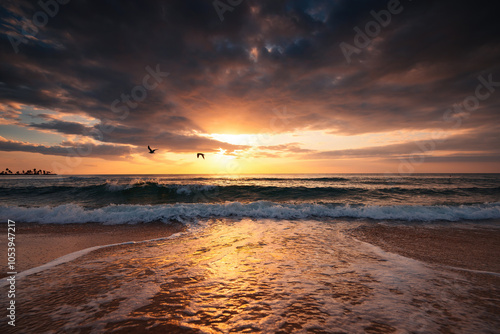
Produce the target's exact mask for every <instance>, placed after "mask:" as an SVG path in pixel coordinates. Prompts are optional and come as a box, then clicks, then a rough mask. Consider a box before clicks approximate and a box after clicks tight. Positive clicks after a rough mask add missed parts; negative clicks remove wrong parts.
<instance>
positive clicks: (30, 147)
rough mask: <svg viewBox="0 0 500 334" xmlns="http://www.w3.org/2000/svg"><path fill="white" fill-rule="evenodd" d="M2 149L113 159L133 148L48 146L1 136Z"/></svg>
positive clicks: (0, 144) (75, 145) (120, 156)
mask: <svg viewBox="0 0 500 334" xmlns="http://www.w3.org/2000/svg"><path fill="white" fill-rule="evenodd" d="M0 151H6V152H30V153H40V154H46V155H59V156H82V154H81V153H79V152H85V154H83V155H84V156H92V157H98V158H104V159H112V160H115V159H119V158H122V157H125V156H127V155H129V154H130V153H131V149H130V147H128V146H119V145H96V144H90V143H87V144H82V145H79V144H75V143H62V144H61V145H55V146H46V145H34V144H30V143H23V142H19V141H13V140H5V139H3V138H1V137H0ZM88 153H91V154H88Z"/></svg>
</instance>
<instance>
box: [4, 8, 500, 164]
mask: <svg viewBox="0 0 500 334" xmlns="http://www.w3.org/2000/svg"><path fill="white" fill-rule="evenodd" d="M49 2H50V3H56V2H51V1H46V2H45V3H49ZM42 3H43V1H42ZM499 9H500V5H499V4H497V2H492V1H475V2H470V1H451V0H444V1H410V0H401V1H397V0H384V1H381V0H375V1H361V0H359V1H353V0H339V1H330V0H309V1H307V0H306V1H304V0H276V1H260V0H251V1H250V0H248V1H243V2H242V3H241V4H240V5H238V6H235V7H234V9H233V10H232V11H226V12H224V13H222V14H221V13H217V10H216V9H215V8H214V6H213V5H212V1H205V0H172V1H170V0H169V1H166V0H157V1H132V0H128V1H112V0H107V1H85V0H73V1H70V2H69V3H68V4H65V5H61V4H58V5H57V8H55V7H54V6H52V7H51V8H50V9H49V11H52V14H53V15H45V14H44V15H45V16H43V15H41V14H39V15H38V16H37V13H39V12H42V13H43V9H42V7H41V6H40V4H39V3H38V2H37V1H26V0H18V1H7V2H5V4H4V5H3V8H2V9H1V10H0V45H1V50H2V51H1V52H0V106H3V107H2V109H1V110H0V111H1V112H2V114H1V115H2V118H3V120H2V124H16V125H17V126H20V127H25V128H27V129H31V130H41V131H51V132H53V133H58V134H62V135H72V136H73V135H74V136H81V137H82V138H85V137H88V138H89V139H92V140H97V141H101V142H102V143H103V145H104V146H106V147H107V145H118V146H120V147H121V145H131V146H137V147H143V146H145V145H150V144H151V145H154V146H155V147H160V148H161V149H164V150H167V151H170V152H194V151H197V150H205V151H209V152H210V151H216V150H218V149H219V148H222V149H226V150H229V151H234V150H238V149H245V148H247V145H231V144H228V143H223V142H221V141H218V140H214V139H211V138H210V136H209V135H210V134H212V133H233V134H234V133H265V132H272V133H294V132H297V131H306V130H307V131H322V132H324V133H328V134H336V135H348V136H351V135H360V134H369V133H382V132H389V131H394V130H412V131H413V130H415V131H431V130H433V129H434V130H436V129H437V130H440V129H444V130H453V129H457V128H459V129H461V130H463V133H467V134H468V135H466V136H465V135H464V137H463V138H462V139H461V140H460V138H456V140H455V139H454V140H450V141H447V142H446V143H445V144H441V143H440V144H439V150H442V151H444V150H455V151H457V150H459V151H460V150H463V151H464V154H465V150H467V148H466V147H463V146H460V145H459V143H460V142H463V141H464V140H466V139H467V138H469V137H470V136H471V135H470V134H471V133H473V134H474V133H475V135H476V138H479V134H480V131H481V129H482V127H483V126H484V125H485V124H489V125H490V129H489V130H488V131H490V133H495V131H496V132H500V125H499V123H498V119H499V117H500V63H499V61H498V59H500V40H499V38H498V36H500V20H498V13H499V12H500V10H499ZM49 14H50V13H49ZM220 15H222V16H223V18H224V20H223V21H222V20H221V17H220ZM387 15H389V16H387ZM43 17H46V22H41V21H40V20H41V19H42V18H43ZM370 22H371V23H370ZM33 23H35V24H37V25H38V26H39V27H35V26H34V25H33ZM41 23H43V24H41ZM30 27H31V28H30ZM370 29H371V30H370ZM359 31H361V33H359ZM346 45H348V46H349V48H350V49H349V50H350V51H349V52H347V53H346V49H345V46H346ZM346 55H347V57H346ZM478 94H479V95H478ZM13 105H15V106H25V107H29V108H35V109H37V110H50V111H52V112H56V113H59V114H61V115H66V116H68V117H71V116H75V117H76V116H85V117H88V118H89V119H93V120H95V122H94V123H92V124H89V123H85V122H82V121H79V120H70V118H67V119H62V118H57V119H52V118H46V119H43V118H41V117H40V119H38V121H33V120H31V121H29V120H26V119H23V118H22V117H21V115H19V114H17V113H12V112H8V111H7V110H8V109H7V107H6V106H13ZM284 107H286V108H287V110H288V113H287V114H286V115H283V114H282V113H280V110H282V109H283V108H284ZM11 110H13V109H11ZM110 127H111V128H112V131H104V129H109V128H110ZM452 143H455V144H456V146H454V145H455V144H452ZM19 145H20V144H19ZM280 145H281V144H280ZM283 145H288V146H278V145H268V146H271V147H272V146H276V147H274V151H273V150H272V149H269V150H267V152H264V151H265V150H264V149H263V150H262V154H265V155H266V156H269V157H271V156H281V155H282V154H289V153H296V154H309V158H311V159H312V158H324V157H329V156H338V154H340V155H341V156H351V155H352V154H354V155H359V154H361V155H362V156H378V155H383V154H386V153H387V154H391V155H393V154H394V155H395V154H407V153H409V152H408V149H409V148H410V146H412V145H413V146H415V144H414V143H407V144H401V145H399V146H398V145H392V146H390V147H385V148H384V149H381V150H378V149H375V150H374V149H373V148H371V147H368V146H370V145H366V146H367V148H366V152H365V153H363V152H364V151H363V149H362V150H361V151H356V152H357V153H356V152H354V151H353V152H351V151H341V152H338V151H334V152H333V153H331V152H329V151H331V150H330V149H329V148H328V147H325V150H324V151H321V152H320V151H318V152H314V153H311V152H310V151H312V150H309V149H308V148H307V147H303V146H301V145H300V143H292V142H291V143H287V144H283ZM478 145H479V146H480V147H479V148H478V150H480V149H483V150H484V151H485V152H490V153H491V152H492V151H491V150H490V149H491V143H490V142H488V143H485V144H484V145H486V146H485V147H482V146H481V145H480V144H478ZM14 146H15V145H14ZM6 147H7V148H8V147H10V146H8V145H7V146H5V142H3V144H2V147H1V148H0V149H2V150H8V149H7V148H6ZM23 147H24V146H23ZM36 147H38V148H39V149H40V150H42V151H43V148H41V147H39V146H37V145H36V144H34V145H33V149H34V148H36ZM111 147H114V146H111ZM53 151H54V152H59V148H58V147H53ZM47 152H48V151H47ZM95 152H96V154H98V153H97V152H98V150H96V151H95ZM120 152H121V153H120V154H119V155H122V154H125V153H124V151H120ZM410 152H411V150H410ZM45 154H49V153H45ZM54 154H58V153H54ZM61 154H62V153H61Z"/></svg>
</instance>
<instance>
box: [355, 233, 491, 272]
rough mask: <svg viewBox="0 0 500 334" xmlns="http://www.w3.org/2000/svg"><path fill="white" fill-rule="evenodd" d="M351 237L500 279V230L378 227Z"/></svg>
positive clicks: (453, 267)
mask: <svg viewBox="0 0 500 334" xmlns="http://www.w3.org/2000/svg"><path fill="white" fill-rule="evenodd" d="M347 234H349V235H350V236H352V237H354V238H356V239H358V240H360V241H363V242H367V243H369V244H372V245H375V246H377V247H380V248H381V249H382V250H384V251H386V252H390V253H395V254H398V255H401V256H405V257H408V258H412V259H415V260H419V261H422V262H425V263H429V264H434V265H440V266H444V267H445V268H446V269H451V270H453V269H455V270H460V271H461V272H463V273H468V274H478V275H482V274H489V273H495V274H498V275H500V257H498V254H499V253H500V242H499V240H500V230H498V229H489V228H485V227H474V228H464V227H459V228H457V227H442V226H440V227H435V226H434V227H429V226H427V227H426V226H387V225H382V224H375V225H363V226H360V227H358V228H355V229H352V230H350V231H348V232H347ZM481 272H483V273H481Z"/></svg>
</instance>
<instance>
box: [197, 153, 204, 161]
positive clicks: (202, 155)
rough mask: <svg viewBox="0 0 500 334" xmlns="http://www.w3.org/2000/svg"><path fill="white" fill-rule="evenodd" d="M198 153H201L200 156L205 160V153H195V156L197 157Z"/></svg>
mask: <svg viewBox="0 0 500 334" xmlns="http://www.w3.org/2000/svg"><path fill="white" fill-rule="evenodd" d="M200 155H201V157H202V158H203V160H205V154H203V153H197V154H196V158H199V157H200Z"/></svg>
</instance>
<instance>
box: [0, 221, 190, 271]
mask: <svg viewBox="0 0 500 334" xmlns="http://www.w3.org/2000/svg"><path fill="white" fill-rule="evenodd" d="M181 230H183V226H182V224H180V223H179V224H176V223H173V224H164V223H161V222H158V223H148V224H135V225H102V224H97V223H87V224H27V223H23V224H22V225H21V224H17V226H16V234H15V237H16V239H15V244H16V271H17V272H18V273H20V272H22V271H25V270H27V269H31V268H35V267H38V266H41V265H43V264H45V263H48V262H50V261H52V260H55V259H57V258H59V257H61V256H64V255H66V254H70V253H73V252H76V251H79V250H83V249H86V248H89V247H94V246H103V245H110V244H116V243H122V242H128V241H142V240H149V239H157V238H162V237H168V236H169V235H172V234H174V233H177V232H180V231H181ZM6 250H7V244H6V240H1V241H0V256H2V258H4V259H6V258H7V257H6V254H5V252H6ZM0 270H1V272H0V277H5V276H6V274H5V273H6V272H7V271H8V270H7V268H6V265H5V264H4V263H2V264H0Z"/></svg>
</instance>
